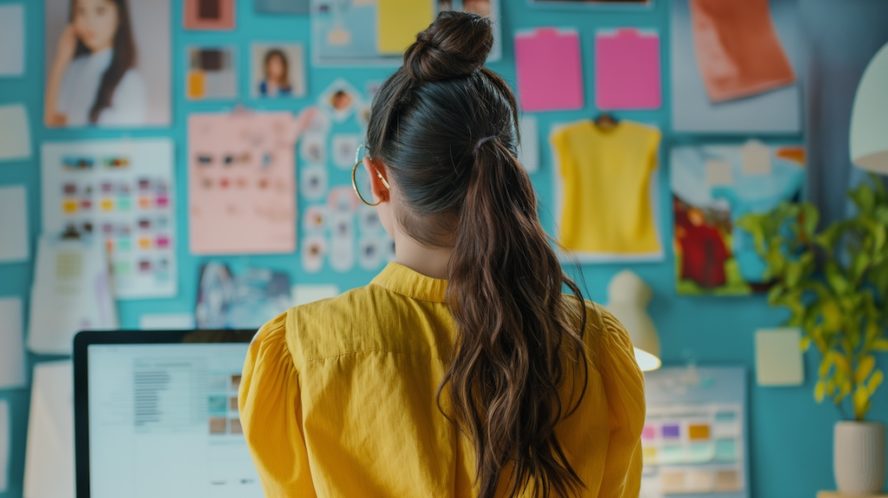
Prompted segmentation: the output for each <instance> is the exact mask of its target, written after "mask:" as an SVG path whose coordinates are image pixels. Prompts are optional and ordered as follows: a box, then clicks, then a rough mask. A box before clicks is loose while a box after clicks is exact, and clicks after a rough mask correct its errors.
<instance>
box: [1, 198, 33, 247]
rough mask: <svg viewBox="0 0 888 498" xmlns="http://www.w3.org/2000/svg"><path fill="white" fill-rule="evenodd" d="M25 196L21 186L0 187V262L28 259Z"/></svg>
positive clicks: (26, 204)
mask: <svg viewBox="0 0 888 498" xmlns="http://www.w3.org/2000/svg"><path fill="white" fill-rule="evenodd" d="M27 197H28V196H27V191H26V190H25V187H23V186H8V187H0V263H14V262H18V261H26V260H27V259H28V255H29V252H30V244H29V243H28V239H29V234H28V198H27Z"/></svg>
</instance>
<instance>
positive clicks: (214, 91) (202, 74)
mask: <svg viewBox="0 0 888 498" xmlns="http://www.w3.org/2000/svg"><path fill="white" fill-rule="evenodd" d="M185 92H186V96H187V97H188V99H190V100H213V99H234V98H237V68H236V67H235V59H234V47H190V48H189V49H188V75H187V76H186V82H185Z"/></svg>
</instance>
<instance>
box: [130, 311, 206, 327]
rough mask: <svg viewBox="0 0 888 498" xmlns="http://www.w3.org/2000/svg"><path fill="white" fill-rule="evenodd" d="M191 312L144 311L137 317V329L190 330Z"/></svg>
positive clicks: (192, 321) (192, 317)
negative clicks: (144, 312)
mask: <svg viewBox="0 0 888 498" xmlns="http://www.w3.org/2000/svg"><path fill="white" fill-rule="evenodd" d="M193 328H194V315H193V314H191V313H146V314H144V315H142V316H141V317H140V318H139V330H191V329H193Z"/></svg>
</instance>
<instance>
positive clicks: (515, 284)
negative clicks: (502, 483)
mask: <svg viewBox="0 0 888 498" xmlns="http://www.w3.org/2000/svg"><path fill="white" fill-rule="evenodd" d="M477 145H478V147H477V148H476V150H475V162H474V165H473V172H472V176H471V179H470V180H469V187H468V191H467V192H466V198H465V203H464V205H463V209H462V211H461V213H460V216H459V225H458V229H457V234H456V244H455V246H454V248H453V256H452V257H451V262H450V275H449V282H448V303H449V304H450V309H451V312H452V313H453V316H454V319H455V321H456V323H457V326H458V328H459V331H460V333H459V338H458V342H457V344H456V352H455V354H454V358H453V361H452V363H451V364H450V368H449V370H448V371H447V373H446V375H445V377H444V384H442V388H443V387H444V385H447V386H449V391H450V396H451V399H452V404H453V406H454V407H455V409H456V412H457V414H458V419H459V420H461V421H462V422H463V426H464V428H465V429H466V430H467V432H468V435H469V436H470V437H471V439H472V440H473V441H475V457H476V462H477V468H476V471H477V475H478V476H479V480H480V495H479V496H481V497H490V496H493V495H494V492H495V490H496V487H497V484H498V482H499V480H500V478H501V477H502V476H503V475H504V473H505V472H506V470H507V466H508V465H509V464H512V465H513V467H512V469H511V476H510V479H511V482H510V483H508V485H509V495H515V494H517V493H518V492H520V491H521V490H522V489H524V488H525V487H526V486H527V484H528V483H530V482H533V484H534V487H535V488H534V489H535V495H538V496H549V495H550V494H553V493H554V494H555V495H557V496H568V495H570V494H573V493H574V492H576V491H577V490H578V489H579V488H580V487H582V484H583V483H582V481H581V480H580V477H579V476H578V475H577V473H576V472H575V470H574V469H573V468H572V467H571V465H570V463H569V462H568V460H567V457H566V456H565V454H564V452H563V450H562V448H561V445H560V444H559V442H558V440H557V438H556V437H555V425H556V423H557V422H558V421H559V420H561V419H562V418H563V416H564V415H565V414H564V413H563V411H565V410H564V409H563V408H562V406H563V405H562V401H565V400H562V399H561V393H560V387H561V386H562V384H563V382H564V380H565V376H566V374H567V373H572V372H566V370H567V369H566V364H571V365H578V366H582V367H583V368H585V365H586V362H585V357H584V349H583V340H582V336H581V334H582V332H581V331H582V330H583V329H584V328H585V313H584V311H583V310H582V307H583V305H582V296H581V294H580V292H579V289H577V288H576V286H575V285H573V284H572V282H570V281H569V280H566V279H565V278H564V277H563V275H562V270H561V267H560V265H559V263H558V260H557V258H556V257H555V254H554V253H553V251H552V249H551V248H550V246H549V243H548V239H547V237H546V235H545V233H544V232H543V230H542V227H541V226H540V223H539V220H538V218H537V213H536V207H537V206H536V198H535V195H534V191H533V187H532V185H531V183H530V179H529V178H528V176H527V174H526V173H525V172H524V170H523V169H522V167H521V165H520V164H519V163H518V161H517V159H516V157H515V155H514V154H513V152H512V151H511V150H509V148H508V147H506V146H504V145H503V144H502V142H501V141H500V140H499V139H497V138H493V139H490V140H486V141H484V140H483V139H482V141H479V142H478V144H477ZM565 283H567V284H568V286H569V287H571V289H572V291H573V292H574V294H575V295H576V296H577V298H578V299H577V301H574V302H573V304H578V305H579V306H578V307H579V308H580V309H579V310H576V307H575V308H574V310H570V309H565V308H566V307H565V303H566V301H565V298H564V297H563V295H562V286H563V284H565ZM556 310H557V311H563V312H555V313H553V311H556ZM571 311H575V312H571ZM578 323H579V325H578ZM583 373H584V375H583V377H584V378H585V377H586V375H585V373H586V372H585V371H584V372H583ZM584 390H585V389H583V391H584ZM581 396H582V391H581ZM576 403H577V404H578V403H579V399H578V400H576ZM575 406H576V405H574V407H575ZM568 410H571V408H568Z"/></svg>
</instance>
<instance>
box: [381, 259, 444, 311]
mask: <svg viewBox="0 0 888 498" xmlns="http://www.w3.org/2000/svg"><path fill="white" fill-rule="evenodd" d="M372 283H373V284H375V285H378V286H380V287H383V288H385V289H388V290H390V291H392V292H396V293H398V294H402V295H405V296H407V297H412V298H413V299H417V300H420V301H431V302H434V303H443V302H444V301H445V300H446V296H447V280H443V279H440V278H432V277H429V276H426V275H423V274H422V273H419V272H418V271H416V270H413V269H411V268H408V267H406V266H404V265H402V264H399V263H389V264H388V265H387V266H386V267H385V268H384V269H383V270H382V271H381V272H380V273H379V275H377V276H376V278H374V279H373V282H372Z"/></svg>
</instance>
